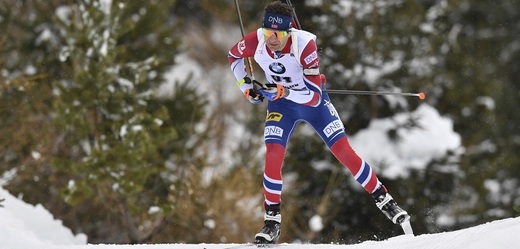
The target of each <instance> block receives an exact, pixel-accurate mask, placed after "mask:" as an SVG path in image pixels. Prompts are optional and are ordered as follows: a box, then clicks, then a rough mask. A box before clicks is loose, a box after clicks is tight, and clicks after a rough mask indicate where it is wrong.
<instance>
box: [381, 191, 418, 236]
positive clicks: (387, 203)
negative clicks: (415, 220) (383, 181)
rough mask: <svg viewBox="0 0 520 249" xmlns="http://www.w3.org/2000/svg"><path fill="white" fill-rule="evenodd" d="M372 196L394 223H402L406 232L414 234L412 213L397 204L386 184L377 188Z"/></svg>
mask: <svg viewBox="0 0 520 249" xmlns="http://www.w3.org/2000/svg"><path fill="white" fill-rule="evenodd" d="M372 197H373V198H374V199H375V200H376V206H377V207H378V208H379V209H380V210H381V212H383V214H384V215H385V216H386V217H387V218H388V219H389V220H391V221H392V222H393V223H394V224H397V225H401V227H402V228H403V231H404V233H405V234H413V230H412V227H411V225H410V215H409V214H408V212H406V211H405V210H404V209H402V208H401V207H399V206H398V205H397V202H395V200H394V198H392V196H391V195H390V194H389V193H388V192H387V191H386V188H385V187H384V186H381V187H380V188H379V189H377V190H376V191H375V192H374V193H373V194H372Z"/></svg>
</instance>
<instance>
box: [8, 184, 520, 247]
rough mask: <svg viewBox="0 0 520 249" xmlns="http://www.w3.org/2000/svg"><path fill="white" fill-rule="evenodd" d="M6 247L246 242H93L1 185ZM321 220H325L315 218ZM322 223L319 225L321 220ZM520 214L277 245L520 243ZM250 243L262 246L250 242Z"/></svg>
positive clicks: (209, 245)
mask: <svg viewBox="0 0 520 249" xmlns="http://www.w3.org/2000/svg"><path fill="white" fill-rule="evenodd" d="M0 199H5V201H3V202H1V203H0V204H1V205H3V206H4V207H0V221H2V226H0V249H65V248H66V249H225V248H236V249H239V248H242V246H241V244H175V243H172V244H151V245H109V244H96V245H94V244H87V237H86V236H85V235H84V234H78V235H74V234H73V233H72V232H71V231H70V230H69V229H68V228H66V227H64V226H63V224H62V223H61V221H59V220H56V219H54V217H53V216H52V214H50V213H49V212H48V211H47V210H46V209H45V208H43V207H42V206H41V205H36V206H33V205H30V204H27V203H24V202H23V201H21V200H20V199H18V198H16V197H14V196H12V195H11V194H10V193H9V192H7V191H5V190H4V189H2V188H0ZM314 222H316V223H318V222H319V221H317V220H315V221H314ZM318 226H319V225H318ZM519 232H520V217H517V218H508V219H503V220H497V221H493V222H489V223H485V224H481V225H479V226H475V227H470V228H467V229H462V230H458V231H452V232H444V233H436V234H422V235H417V236H411V235H401V236H397V237H394V238H390V239H388V240H385V241H365V242H363V243H360V244H355V245H338V244H286V243H282V244H281V245H282V246H279V247H275V248H286V249H296V248H303V249H305V248H309V249H335V248H343V249H397V248H399V249H417V248H421V249H441V248H442V249H451V248H453V249H460V248H465V249H490V248H493V249H517V248H520V239H518V238H517V237H516V235H517V234H518V233H519ZM245 248H256V247H254V246H248V247H245Z"/></svg>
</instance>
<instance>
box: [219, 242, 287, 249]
mask: <svg viewBox="0 0 520 249" xmlns="http://www.w3.org/2000/svg"><path fill="white" fill-rule="evenodd" d="M286 245H289V244H253V243H246V244H239V245H236V246H231V247H226V248H224V249H249V248H278V247H283V246H286Z"/></svg>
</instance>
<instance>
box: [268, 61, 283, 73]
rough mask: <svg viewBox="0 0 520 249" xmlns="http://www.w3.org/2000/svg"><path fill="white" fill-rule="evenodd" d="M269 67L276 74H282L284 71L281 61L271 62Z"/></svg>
mask: <svg viewBox="0 0 520 249" xmlns="http://www.w3.org/2000/svg"><path fill="white" fill-rule="evenodd" d="M269 69H270V70H271V72H273V73H276V74H283V73H285V71H286V70H285V67H284V66H283V65H282V63H278V62H273V63H271V65H269Z"/></svg>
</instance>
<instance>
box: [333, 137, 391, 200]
mask: <svg viewBox="0 0 520 249" xmlns="http://www.w3.org/2000/svg"><path fill="white" fill-rule="evenodd" d="M330 150H331V152H332V154H334V156H335V157H336V158H337V159H338V160H339V161H340V162H341V163H342V164H343V165H344V166H345V167H347V168H348V169H349V170H350V172H351V173H352V176H354V178H355V179H356V181H357V182H358V183H359V184H361V186H362V187H363V188H364V189H365V190H366V191H367V192H368V193H369V194H372V193H374V192H375V191H376V190H377V189H379V188H380V187H381V186H382V184H381V182H380V181H379V179H378V178H377V176H376V173H375V171H374V170H373V169H372V167H370V165H369V164H368V163H367V162H365V161H364V160H363V159H362V158H361V157H359V156H358V155H357V153H356V152H355V151H354V150H353V149H352V147H351V146H350V143H349V142H348V139H347V137H346V136H343V137H342V138H340V139H339V140H337V141H336V142H335V143H334V144H333V145H332V146H331V147H330ZM383 188H384V186H383ZM385 192H386V191H385Z"/></svg>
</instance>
